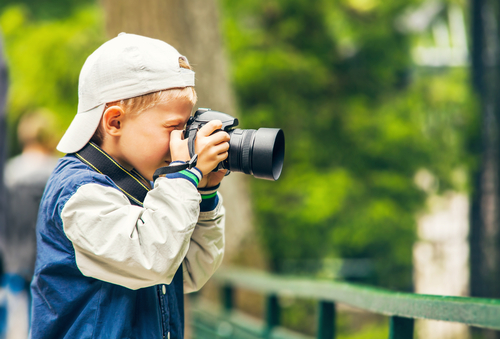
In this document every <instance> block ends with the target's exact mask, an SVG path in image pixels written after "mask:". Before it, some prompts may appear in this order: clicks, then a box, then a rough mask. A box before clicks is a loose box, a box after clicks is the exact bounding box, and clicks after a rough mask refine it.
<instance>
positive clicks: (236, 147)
mask: <svg viewBox="0 0 500 339" xmlns="http://www.w3.org/2000/svg"><path fill="white" fill-rule="evenodd" d="M211 120H220V121H221V122H222V128H221V129H220V130H218V131H225V132H227V133H228V134H229V136H230V140H229V151H228V153H229V154H228V157H227V159H226V160H224V161H222V162H220V163H219V164H218V165H217V167H216V168H215V169H214V171H218V170H220V169H227V170H230V171H232V172H242V173H245V174H252V175H253V176H254V177H256V178H260V179H268V180H278V178H279V176H280V175H281V171H282V168H283V161H284V155H285V136H284V133H283V131H282V130H281V129H279V128H259V129H258V130H254V129H239V128H235V127H236V126H238V123H239V122H238V119H237V118H235V117H233V116H231V115H229V114H226V113H222V112H218V111H213V110H211V109H207V108H200V109H198V110H197V111H196V113H195V114H194V116H192V117H190V118H189V120H188V122H187V125H186V129H185V131H184V138H185V139H191V140H192V141H191V142H189V145H190V146H189V147H190V153H191V156H192V155H194V139H195V138H196V133H197V132H198V130H199V129H200V128H201V127H203V126H204V125H205V124H207V123H208V122H209V121H211ZM218 131H215V132H214V133H217V132H218Z"/></svg>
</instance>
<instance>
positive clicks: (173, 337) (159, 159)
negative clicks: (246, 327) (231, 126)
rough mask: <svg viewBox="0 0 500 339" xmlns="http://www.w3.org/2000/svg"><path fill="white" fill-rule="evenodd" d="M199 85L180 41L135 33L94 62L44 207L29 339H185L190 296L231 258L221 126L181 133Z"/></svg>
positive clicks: (83, 76) (86, 70) (84, 77)
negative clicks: (222, 192) (186, 134)
mask: <svg viewBox="0 0 500 339" xmlns="http://www.w3.org/2000/svg"><path fill="white" fill-rule="evenodd" d="M194 80H195V74H194V72H193V71H192V70H191V67H190V65H189V63H188V60H187V58H186V57H184V56H183V55H181V54H179V52H178V51H177V50H176V49H175V48H174V47H172V46H170V45H169V44H167V43H166V42H163V41H161V40H157V39H151V38H147V37H143V36H139V35H135V34H126V33H121V34H119V35H118V36H117V37H115V38H113V39H111V40H109V41H107V42H106V43H104V44H103V45H101V46H100V47H99V48H98V49H97V50H96V51H94V52H93V53H92V54H91V55H90V56H89V57H88V58H87V60H86V61H85V64H84V65H83V67H82V70H81V72H80V78H79V90H78V112H77V114H76V115H75V117H74V119H73V121H72V123H71V125H70V126H69V127H68V129H67V130H66V132H65V134H64V136H63V137H62V139H61V141H60V142H59V144H58V147H57V149H58V150H59V151H61V152H63V153H67V154H66V156H64V157H63V158H62V159H61V161H59V163H58V165H57V167H56V169H55V170H54V171H53V173H52V175H51V177H50V178H49V181H48V183H47V187H46V189H45V193H44V196H43V198H42V202H41V204H40V212H39V215H38V222H37V241H38V242H37V251H38V255H37V261H36V266H35V274H34V277H33V280H32V283H31V292H32V296H33V303H32V320H31V338H32V339H41V338H47V339H58V338H71V339H78V338H82V339H83V338H95V339H98V338H103V339H104V338H109V339H115V338H116V339H119V338H137V339H142V338H152V339H153V338H158V339H167V338H169V339H182V338H183V337H184V304H183V301H184V295H183V294H184V293H189V292H193V291H196V290H198V289H200V288H201V287H202V286H203V285H204V284H205V283H206V282H207V280H208V279H209V278H210V277H211V276H212V274H213V273H214V272H215V270H216V269H217V268H218V267H219V265H220V264H221V262H222V257H223V253H224V224H225V222H224V215H225V210H224V207H223V205H222V198H221V197H220V195H219V193H218V192H217V189H218V187H219V184H220V182H221V181H222V179H223V178H224V175H225V174H226V172H227V171H224V170H223V171H217V172H213V170H214V169H215V168H216V167H217V165H218V164H219V163H220V162H221V161H223V160H224V159H226V158H227V156H228V150H229V134H228V133H226V132H223V131H221V132H218V133H214V134H212V133H213V132H214V131H216V130H218V129H220V128H221V127H222V122H221V121H211V122H208V123H207V124H206V125H204V126H203V127H201V128H200V129H199V131H198V134H197V136H196V139H189V140H190V142H188V140H185V139H183V133H182V130H183V129H184V127H185V126H186V124H187V122H188V120H189V118H190V116H191V112H192V109H193V107H194V104H195V103H196V100H197V95H196V92H195V90H194ZM189 146H191V147H189ZM190 150H191V151H194V154H193V155H191V154H190V153H191V152H190ZM158 169H160V171H158ZM159 172H160V173H159Z"/></svg>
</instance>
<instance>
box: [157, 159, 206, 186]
mask: <svg viewBox="0 0 500 339" xmlns="http://www.w3.org/2000/svg"><path fill="white" fill-rule="evenodd" d="M177 163H179V162H178V161H174V162H172V163H171V164H170V166H172V165H176V164H177ZM202 177H203V173H201V171H200V170H199V169H198V168H197V167H193V168H191V169H185V170H182V171H179V172H175V173H169V174H166V175H165V178H167V179H177V178H181V179H186V180H187V181H189V182H190V183H192V184H193V185H194V187H198V184H199V183H200V180H201V178H202Z"/></svg>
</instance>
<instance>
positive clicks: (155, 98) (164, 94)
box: [90, 57, 198, 146]
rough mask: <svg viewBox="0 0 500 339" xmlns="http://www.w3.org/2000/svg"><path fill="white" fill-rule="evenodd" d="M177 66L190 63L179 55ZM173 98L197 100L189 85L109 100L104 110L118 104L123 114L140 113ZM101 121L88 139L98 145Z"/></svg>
mask: <svg viewBox="0 0 500 339" xmlns="http://www.w3.org/2000/svg"><path fill="white" fill-rule="evenodd" d="M179 66H180V67H182V68H186V69H191V65H189V63H188V61H187V59H186V58H184V57H179ZM175 99H187V100H189V101H190V102H191V103H192V104H193V105H194V104H195V103H196V101H197V100H198V96H197V95H196V91H195V90H194V87H191V86H189V87H182V88H169V89H167V90H164V91H158V92H153V93H148V94H144V95H140V96H137V97H133V98H129V99H124V100H120V101H115V102H109V103H107V104H106V106H105V107H104V110H106V109H107V108H108V107H110V106H115V105H116V106H120V107H121V108H122V109H123V110H124V111H125V114H140V113H142V112H144V111H145V110H148V109H150V108H153V107H155V106H156V105H158V104H159V103H160V102H168V101H171V100H175ZM101 121H102V117H101ZM101 121H99V125H98V126H97V129H96V131H95V132H94V135H93V136H92V138H91V139H90V140H91V141H92V142H94V143H95V144H97V145H99V146H101V145H102V142H103V140H104V135H105V133H104V128H103V127H102V124H101Z"/></svg>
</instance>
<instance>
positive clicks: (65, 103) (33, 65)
mask: <svg viewBox="0 0 500 339" xmlns="http://www.w3.org/2000/svg"><path fill="white" fill-rule="evenodd" d="M0 27H1V30H2V31H3V35H4V41H5V47H6V57H7V63H8V67H9V78H10V87H9V101H8V108H7V109H8V110H7V111H8V119H9V123H10V126H11V128H12V126H13V125H15V124H16V123H17V121H18V120H19V117H20V116H21V115H22V114H24V113H26V112H29V111H32V110H35V109H38V108H40V107H43V108H45V109H47V110H49V111H51V112H53V113H54V114H55V115H56V117H57V121H58V125H59V128H58V131H54V133H55V134H59V135H60V134H62V132H63V131H64V130H65V127H66V126H68V125H69V123H70V121H71V120H72V118H73V116H74V115H75V113H76V108H77V103H78V76H79V73H80V69H81V67H82V65H83V63H84V62H85V59H86V58H87V56H88V55H89V54H90V53H91V52H92V51H93V50H94V49H95V48H97V47H98V46H99V45H100V44H101V43H102V41H103V29H102V18H101V12H100V11H99V9H98V8H97V7H95V6H91V7H82V8H80V10H78V11H75V12H74V13H71V14H70V15H68V16H67V17H66V18H63V19H57V20H51V21H40V20H33V18H32V17H31V12H30V10H29V9H28V7H26V6H22V5H15V6H10V7H7V8H6V9H4V10H3V12H1V14H0ZM12 142H13V143H14V144H15V140H12ZM15 151H16V150H15V148H14V150H12V151H11V152H15Z"/></svg>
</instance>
